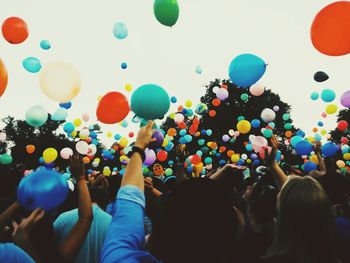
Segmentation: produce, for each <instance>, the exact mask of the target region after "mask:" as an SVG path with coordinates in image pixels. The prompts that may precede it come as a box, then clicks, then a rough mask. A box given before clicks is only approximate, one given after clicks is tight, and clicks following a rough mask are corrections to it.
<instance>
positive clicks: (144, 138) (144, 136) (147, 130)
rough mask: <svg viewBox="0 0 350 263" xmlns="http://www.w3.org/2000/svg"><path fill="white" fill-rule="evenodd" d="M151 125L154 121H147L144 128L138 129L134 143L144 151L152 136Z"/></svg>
mask: <svg viewBox="0 0 350 263" xmlns="http://www.w3.org/2000/svg"><path fill="white" fill-rule="evenodd" d="M153 125H154V121H149V122H148V123H147V125H146V126H144V127H142V128H141V129H140V131H139V133H138V134H137V137H136V141H135V146H136V147H139V148H141V149H143V150H144V149H146V147H147V146H148V145H149V144H150V142H151V141H152V135H153Z"/></svg>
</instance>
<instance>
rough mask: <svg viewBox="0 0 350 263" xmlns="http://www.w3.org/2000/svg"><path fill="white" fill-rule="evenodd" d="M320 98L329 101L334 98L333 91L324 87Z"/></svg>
mask: <svg viewBox="0 0 350 263" xmlns="http://www.w3.org/2000/svg"><path fill="white" fill-rule="evenodd" d="M321 99H322V100H323V101H324V102H331V101H333V100H334V99H335V92H334V91H333V90H331V89H324V90H322V93H321Z"/></svg>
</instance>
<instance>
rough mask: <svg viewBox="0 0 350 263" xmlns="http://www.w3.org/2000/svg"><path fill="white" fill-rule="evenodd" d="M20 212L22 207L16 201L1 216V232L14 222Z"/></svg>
mask: <svg viewBox="0 0 350 263" xmlns="http://www.w3.org/2000/svg"><path fill="white" fill-rule="evenodd" d="M19 210H20V205H19V203H18V201H16V202H14V203H13V204H12V205H11V206H10V207H9V208H7V209H6V210H5V211H4V212H2V213H1V214H0V230H2V229H3V228H4V227H5V226H6V225H7V224H9V223H11V222H12V220H13V219H14V217H15V216H16V215H17V214H18V212H19Z"/></svg>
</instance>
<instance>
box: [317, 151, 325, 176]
mask: <svg viewBox="0 0 350 263" xmlns="http://www.w3.org/2000/svg"><path fill="white" fill-rule="evenodd" d="M316 156H317V160H318V167H319V168H320V172H321V173H322V174H325V173H326V165H325V163H324V161H323V158H322V155H321V153H320V152H317V153H316Z"/></svg>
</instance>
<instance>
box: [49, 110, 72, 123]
mask: <svg viewBox="0 0 350 263" xmlns="http://www.w3.org/2000/svg"><path fill="white" fill-rule="evenodd" d="M67 116H68V112H67V110H66V109H65V108H59V109H57V110H56V111H55V112H54V113H53V114H52V115H51V120H53V121H64V120H65V119H66V118H67Z"/></svg>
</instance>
